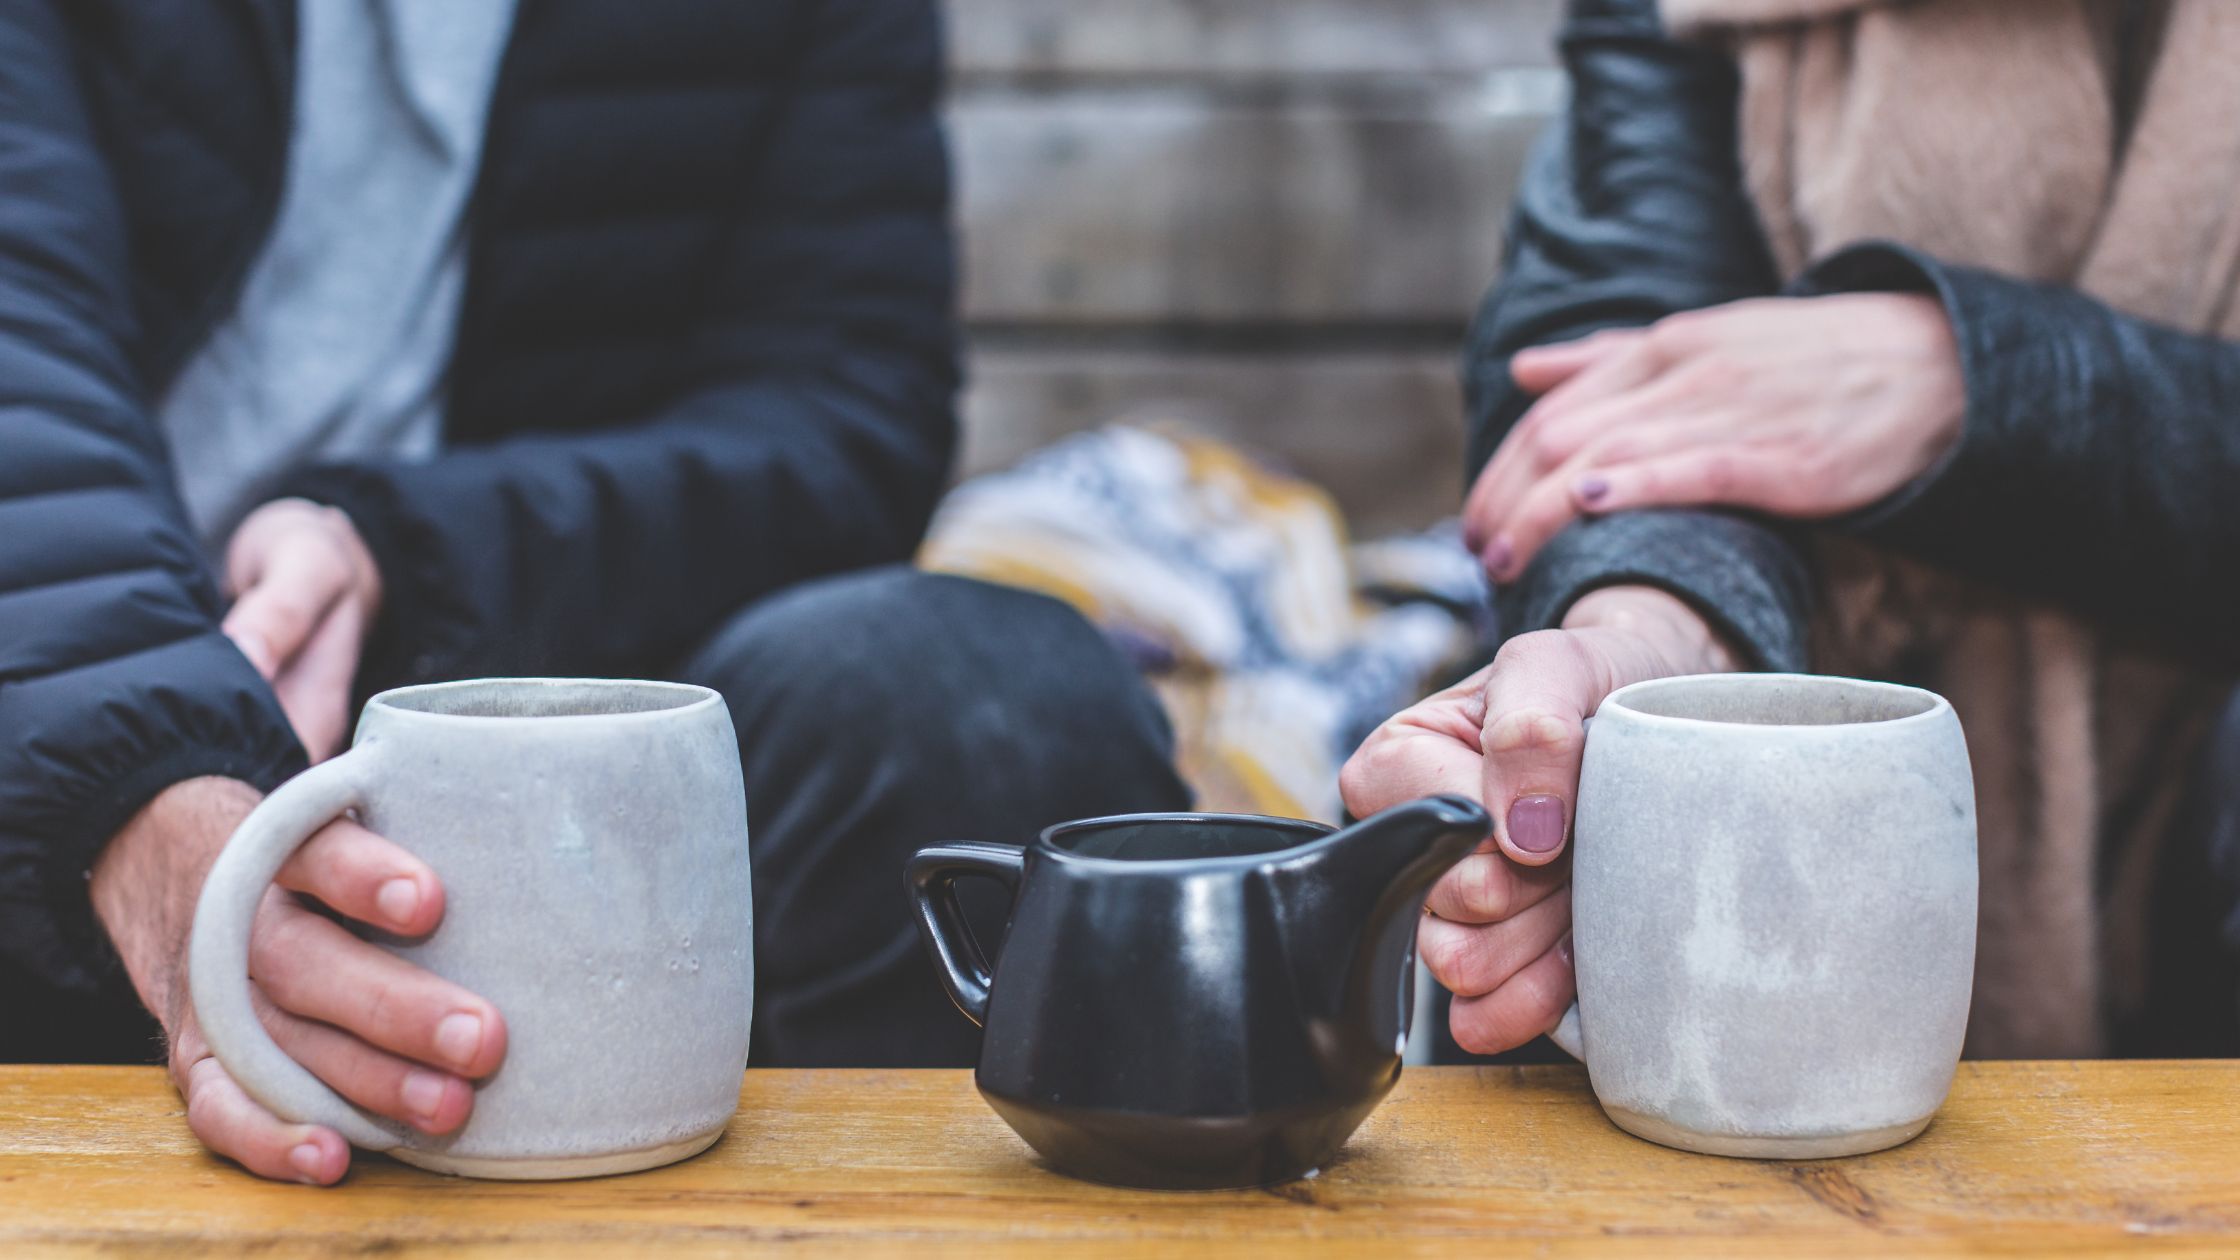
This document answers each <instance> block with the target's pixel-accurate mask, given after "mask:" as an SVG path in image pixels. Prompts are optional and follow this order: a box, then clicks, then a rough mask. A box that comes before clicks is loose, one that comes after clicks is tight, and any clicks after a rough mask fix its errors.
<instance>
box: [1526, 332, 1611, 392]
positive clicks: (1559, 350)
mask: <svg viewBox="0 0 2240 1260" xmlns="http://www.w3.org/2000/svg"><path fill="white" fill-rule="evenodd" d="M1641 335H1642V330H1640V329H1638V328H1605V329H1603V330H1601V331H1600V332H1592V333H1588V334H1587V335H1586V336H1584V337H1574V338H1572V339H1571V340H1569V341H1555V342H1550V343H1548V344H1547V345H1544V346H1527V347H1525V348H1524V349H1522V350H1519V351H1517V352H1516V353H1515V354H1514V355H1511V356H1510V357H1509V379H1511V380H1513V381H1515V382H1516V383H1517V388H1518V389H1521V390H1523V391H1524V392H1526V393H1528V394H1545V393H1547V392H1548V391H1549V390H1551V389H1554V388H1556V387H1557V386H1559V385H1561V384H1563V383H1564V382H1565V381H1567V380H1570V379H1571V378H1572V377H1574V376H1576V375H1578V374H1579V373H1580V372H1581V371H1583V370H1584V369H1586V368H1589V367H1592V366H1594V364H1595V363H1597V362H1599V361H1600V360H1602V359H1605V358H1608V357H1609V356H1610V354H1611V353H1612V352H1614V351H1617V350H1621V349H1624V348H1625V347H1627V346H1630V345H1632V344H1634V343H1635V342H1636V341H1638V340H1639V339H1640V337H1641Z"/></svg>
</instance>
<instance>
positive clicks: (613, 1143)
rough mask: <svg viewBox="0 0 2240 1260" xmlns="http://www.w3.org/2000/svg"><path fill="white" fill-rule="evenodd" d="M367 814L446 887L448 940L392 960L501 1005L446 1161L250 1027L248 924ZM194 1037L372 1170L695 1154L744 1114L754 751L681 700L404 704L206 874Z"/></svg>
mask: <svg viewBox="0 0 2240 1260" xmlns="http://www.w3.org/2000/svg"><path fill="white" fill-rule="evenodd" d="M345 813H355V815H356V816H357V817H358V819H359V820H360V821H362V822H363V823H364V824H365V825H366V826H368V827H370V828H372V829H373V830H374V831H376V832H379V833H380V834H382V835H384V836H386V837H388V838H389V839H390V840H392V841H394V842H396V843H397V844H398V845H400V846H402V847H404V848H405V849H408V850H410V851H411V852H413V853H414V854H416V855H418V856H419V857H420V859H421V860H422V861H425V862H426V863H427V864H428V865H429V866H430V867H432V868H434V870H435V872H436V875H437V876H438V878H440V879H441V880H442V881H443V885H444V893H445V911H444V918H443V922H442V923H441V924H440V925H439V926H438V927H437V929H436V930H435V931H434V932H433V933H431V934H430V935H428V936H427V937H425V938H423V939H419V940H409V941H406V940H394V939H389V938H383V937H376V938H375V939H377V940H378V941H379V943H380V944H381V945H382V947H383V948H386V949H388V950H389V951H390V952H391V953H394V954H396V955H397V956H399V957H401V958H404V959H405V960H407V961H409V962H412V963H414V964H417V965H419V966H421V967H424V968H426V969H427V970H429V971H432V972H434V973H436V974H437V975H440V976H443V977H444V978H446V979H448V980H451V981H453V982H455V983H457V984H460V985H463V986H465V987H466V988H468V989H470V990H472V991H474V992H476V993H479V994H481V995H482V996H483V997H485V998H487V999H489V1000H490V1001H491V1002H492V1003H493V1004H495V1005H496V1006H497V1008H498V1011H499V1013H500V1014H501V1015H503V1016H504V1018H505V1020H506V1029H507V1046H506V1057H505V1061H504V1063H502V1064H501V1065H500V1066H499V1068H498V1070H497V1072H496V1073H494V1074H493V1075H492V1076H491V1077H489V1078H488V1079H487V1080H486V1081H484V1082H482V1083H481V1084H480V1085H479V1086H478V1088H477V1090H476V1096H475V1104H474V1113H473V1115H472V1116H470V1117H469V1118H468V1120H467V1123H466V1124H465V1125H463V1126H461V1127H460V1128H459V1129H458V1130H457V1131H455V1132H453V1133H450V1134H446V1135H444V1136H441V1137H431V1136H429V1135H427V1134H424V1133H421V1132H419V1131H417V1130H415V1129H412V1128H410V1127H409V1126H406V1125H403V1124H399V1123H397V1122H395V1121H392V1120H388V1119H386V1118H384V1117H380V1116H376V1115H374V1114H372V1113H370V1112H367V1111H364V1110H362V1109H360V1108H358V1107H356V1106H353V1105H352V1104H350V1103H349V1102H347V1101H345V1100H344V1099H342V1098H341V1097H340V1096H339V1095H337V1094H335V1093H334V1091H332V1090H331V1089H329V1088H328V1087H327V1086H326V1085H325V1084H323V1083H321V1082H320V1081H319V1080H318V1078H317V1077H315V1076H313V1075H312V1074H311V1073H310V1072H309V1071H308V1070H306V1069H305V1068H304V1067H302V1066H301V1065H300V1064H298V1063H296V1062H295V1060H293V1059H291V1058H289V1057H288V1056H287V1054H285V1053H284V1052H282V1051H281V1049H280V1048H279V1046H277V1045H276V1044H274V1042H273V1040H272V1038H271V1036H270V1035H269V1034H268V1033H267V1032H266V1031H265V1028H264V1026H263V1024H262V1023H260V1022H259V1021H258V1019H257V1016H256V1013H255V1011H254V1010H253V1009H252V1008H251V1005H250V996H249V982H248V970H247V968H248V958H249V926H250V920H251V918H252V917H253V916H254V914H255V912H256V907H257V903H258V901H259V900H260V899H261V898H262V897H263V896H264V892H265V889H266V887H267V885H269V884H270V883H271V882H272V878H273V876H274V874H275V873H276V872H278V870H279V869H280V867H281V865H282V864H283V863H284V862H285V861H286V860H287V858H288V856H289V855H290V854H291V853H293V852H294V851H295V850H296V848H297V847H298V846H300V845H301V844H302V843H303V842H304V841H305V840H306V839H308V838H309V837H310V836H311V835H312V834H313V833H314V832H316V831H318V830H319V828H321V827H323V826H325V825H326V824H327V823H328V822H329V821H331V820H333V819H335V818H337V817H340V816H342V815H343V814H345ZM188 965H189V967H190V969H191V970H190V974H191V976H192V983H193V991H194V1003H195V1014H196V1017H197V1018H198V1019H199V1020H200V1022H201V1026H202V1031H203V1035H204V1036H205V1037H206V1038H208V1040H209V1043H210V1048H211V1050H212V1052H213V1053H215V1054H216V1055H217V1057H218V1061H219V1062H220V1063H222V1064H224V1065H225V1068H226V1071H227V1072H229V1073H231V1074H232V1075H233V1078H234V1079H235V1080H237V1081H239V1082H240V1083H241V1086H242V1088H244V1089H246V1090H247V1091H248V1092H249V1093H250V1095H251V1096H253V1097H254V1098H256V1099H257V1100H258V1101H259V1102H261V1103H263V1104H264V1105H265V1106H267V1107H270V1108H271V1109H272V1110H273V1111H274V1112H275V1113H277V1114H279V1115H281V1116H284V1117H286V1118H288V1119H290V1120H294V1121H298V1122H303V1123H313V1124H324V1125H329V1126H332V1127H333V1128H335V1129H336V1130H338V1131H339V1132H340V1133H341V1134H342V1135H343V1136H344V1137H346V1138H348V1139H349V1140H350V1141H351V1142H353V1143H355V1144H356V1145H358V1146H361V1147H365V1148H368V1149H370V1150H377V1151H387V1152H389V1153H390V1154H392V1155H394V1156H395V1157H397V1158H398V1159H401V1160H404V1161H405V1162H407V1163H411V1164H417V1165H419V1166H421V1167H423V1168H432V1169H435V1170H437V1171H440V1172H450V1173H459V1174H464V1175H468V1176H478V1177H503V1178H525V1179H528V1178H553V1177H583V1176H596V1175H600V1174H605V1173H616V1172H629V1171H632V1170H635V1169H640V1168H651V1167H654V1166H655V1165H658V1164H665V1163H669V1162H671V1161H674V1160H678V1159H683V1158H685V1157H687V1156H689V1155H693V1154H696V1153H698V1152H699V1151H701V1150H703V1149H705V1148H706V1147H707V1146H708V1145H710V1144H711V1143H713V1142H714V1141H715V1140H716V1138H717V1137H719V1136H721V1134H722V1133H723V1129H724V1125H725V1123H726V1122H727V1121H728V1120H729V1119H730V1117H731V1115H732V1113H733V1112H734V1111H736V1110H737V1108H738V1103H739V1085H740V1080H741V1076H742V1073H743V1072H744V1070H745V1067H746V1058H747V1033H748V1023H749V1017H750V1015H751V1013H752V1008H753V1001H754V987H753V986H754V912H753V907H752V884H751V882H750V874H749V867H748V861H747V817H746V797H745V791H744V787H743V784H742V780H741V776H740V769H739V747H738V741H737V738H736V736H735V735H734V733H733V731H732V727H731V717H730V714H729V712H728V711H727V710H726V709H725V707H724V703H723V698H722V697H721V696H719V695H717V694H716V693H715V692H713V691H709V690H707V689H706V688H704V687H689V686H683V685H680V684H674V683H648V682H617V681H604V680H571V679H490V680H483V681H475V682H459V683H440V684H435V685H432V686H424V687H406V688H402V689H399V690H395V691H388V692H384V693H382V694H381V695H378V696H375V697H374V698H373V700H372V701H371V702H370V703H368V704H367V706H366V711H365V715H364V717H363V718H362V719H361V720H360V721H359V723H358V732H357V740H356V743H355V744H354V746H353V747H352V748H351V749H350V750H349V751H348V752H345V753H344V754H342V755H341V756H339V757H336V758H334V759H333V760H331V761H328V762H326V763H325V764H323V765H320V766H317V767H314V768H313V769H311V770H309V771H307V772H306V773H304V774H301V775H299V776H297V777H296V778H294V779H293V780H290V781H289V782H288V783H286V784H284V785H282V786H281V787H280V788H279V790H277V791H275V792H274V793H273V794H272V795H271V796H270V797H268V798H266V799H265V801H264V803H263V804H261V805H259V806H258V807H257V809H256V810H255V812H253V813H251V814H250V815H249V817H248V819H247V820H246V821H244V822H243V823H242V824H241V828H240V830H239V831H237V832H236V833H235V834H234V836H233V839H232V840H231V841H230V842H229V843H228V844H227V845H226V849H225V852H224V853H223V854H222V855H221V856H220V857H219V858H218V861H217V863H216V864H215V865H214V866H212V867H211V869H210V877H209V881H208V882H207V883H206V884H205V885H204V887H203V892H202V900H201V903H200V905H199V906H198V907H197V909H196V912H195V924H194V935H193V943H192V946H191V952H190V955H189V963H188Z"/></svg>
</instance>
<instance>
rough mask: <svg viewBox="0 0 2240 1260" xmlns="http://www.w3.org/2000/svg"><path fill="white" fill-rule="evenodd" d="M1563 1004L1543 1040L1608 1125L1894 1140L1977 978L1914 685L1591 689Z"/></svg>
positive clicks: (1956, 864) (1939, 735)
mask: <svg viewBox="0 0 2240 1260" xmlns="http://www.w3.org/2000/svg"><path fill="white" fill-rule="evenodd" d="M1571 896H1572V901H1571V914H1572V922H1573V928H1572V941H1573V949H1572V954H1573V958H1574V960H1575V962H1576V964H1577V969H1578V977H1579V1001H1578V1004H1577V1005H1576V1006H1574V1007H1573V1008H1572V1010H1571V1012H1570V1014H1568V1015H1566V1016H1565V1017H1564V1021H1563V1024H1562V1025H1561V1026H1559V1027H1558V1029H1557V1030H1556V1034H1555V1039H1556V1041H1557V1043H1558V1044H1560V1045H1562V1046H1563V1048H1564V1049H1566V1050H1568V1051H1570V1052H1571V1053H1572V1054H1573V1055H1575V1056H1577V1057H1578V1058H1580V1059H1582V1060H1583V1061H1584V1062H1585V1063H1586V1065H1587V1072H1588V1075H1589V1076H1590V1077H1591V1078H1592V1080H1593V1083H1594V1091H1595V1096H1596V1098H1598V1099H1599V1100H1600V1101H1601V1103H1602V1106H1603V1109H1604V1111H1606V1112H1607V1113H1608V1114H1609V1116H1610V1118H1611V1119H1612V1120H1613V1121H1615V1122H1616V1123H1617V1124H1618V1125H1619V1127H1621V1128H1623V1129H1625V1130H1627V1131H1628V1132H1630V1133H1634V1134H1636V1135H1638V1136H1641V1137H1644V1138H1648V1139H1649V1140H1651V1141H1653V1142H1660V1143H1663V1144H1665V1145H1667V1146H1676V1147H1680V1148H1682V1149H1684V1150H1692V1151H1703V1152H1706V1153H1710V1154H1716V1155H1743V1156H1752V1157H1758V1158H1769V1159H1810V1158H1819V1157H1824V1156H1835V1155H1855V1154H1859V1153H1862V1152H1865V1151H1873V1150H1880V1149H1882V1148H1884V1147H1887V1146H1894V1145H1896V1144H1898V1143H1900V1142H1903V1141H1906V1140H1907V1139H1909V1138H1911V1137H1913V1136H1914V1135H1915V1134H1917V1133H1919V1132H1921V1130H1922V1129H1923V1128H1925V1127H1927V1126H1928V1123H1929V1120H1930V1117H1931V1116H1932V1115H1934V1114H1935V1112H1936V1110H1937V1108H1938V1107H1939V1106H1940V1105H1942V1104H1943V1102H1944V1097H1945V1094H1946V1092H1947V1091H1948V1090H1950V1088H1951V1085H1952V1076H1953V1071H1954V1069H1955V1067H1956V1066H1957V1065H1958V1063H1959V1058H1960V1045H1961V1041H1962V1039H1963V1037H1964V1035H1965V1034H1966V1032H1967V1026H1968V1002H1969V997H1970V994H1971V991H1972V987H1973V983H1974V972H1975V939H1976V812H1975V791H1974V787H1973V784H1972V780H1971V779H1970V777H1969V770H1968V750H1967V745H1966V743H1965V742H1964V740H1963V739H1962V737H1961V732H1960V721H1959V718H1958V717H1957V716H1955V715H1954V713H1953V711H1952V706H1951V705H1950V704H1948V703H1946V701H1945V700H1944V698H1943V697H1942V696H1938V695H1935V694H1933V693H1931V692H1927V691H1921V690H1918V689H1916V688H1912V687H1900V686H1895V685H1892V684H1888V683H1875V682H1862V681H1858V680H1855V679H1848V678H1823V677H1813V676H1805V675H1792V674H1724V675H1707V676H1703V677H1687V678H1663V679H1657V680H1655V681H1651V682H1644V683H1637V684H1635V685H1633V686H1630V687H1625V688H1622V689H1620V690H1618V691H1615V692H1612V693H1611V694H1610V696H1609V697H1608V698H1607V699H1605V700H1604V701H1603V702H1602V705H1601V707H1600V708H1599V709H1598V710H1597V711H1596V713H1595V716H1594V719H1593V722H1592V724H1591V725H1590V727H1589V729H1588V732H1587V747H1586V756H1585V761H1584V763H1583V765H1582V767H1581V770H1580V776H1579V804H1578V818H1577V823H1576V829H1575V841H1574V847H1573V852H1572V894H1571Z"/></svg>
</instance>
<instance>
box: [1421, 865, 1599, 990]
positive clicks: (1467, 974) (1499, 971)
mask: <svg viewBox="0 0 2240 1260" xmlns="http://www.w3.org/2000/svg"><path fill="white" fill-rule="evenodd" d="M1570 930H1571V890H1570V889H1569V888H1562V889H1558V890H1557V891H1556V892H1555V893H1554V895H1552V896H1548V897H1543V898H1542V899H1541V900H1540V901H1538V902H1537V903H1535V904H1533V905H1530V906H1526V907H1525V908H1524V909H1522V910H1519V911H1517V912H1516V913H1515V914H1514V915H1512V916H1511V917H1509V918H1507V919H1504V920H1502V921H1501V922H1499V923H1452V922H1449V921H1447V920H1445V919H1436V918H1430V917H1426V918H1425V919H1424V920H1423V923H1422V925H1421V926H1420V927H1419V928H1417V930H1416V948H1417V952H1418V953H1419V954H1420V955H1421V956H1422V958H1423V965H1424V966H1426V967H1428V968H1430V970H1431V974H1432V975H1433V976H1436V977H1438V980H1439V983H1441V984H1443V985H1445V986H1447V988H1448V990H1450V991H1451V992H1453V994H1454V995H1455V996H1456V997H1477V996H1479V995H1481V994H1486V993H1491V992H1493V991H1494V990H1495V989H1498V988H1500V987H1501V986H1503V985H1505V984H1507V983H1509V981H1510V979H1511V977H1513V976H1515V975H1516V974H1517V973H1518V972H1519V971H1522V970H1523V969H1524V968H1525V966H1526V965H1527V964H1529V963H1531V962H1532V961H1533V960H1534V959H1536V958H1538V957H1540V956H1541V955H1542V954H1545V953H1547V952H1548V951H1549V950H1551V949H1553V948H1555V945H1556V942H1557V941H1560V940H1562V939H1563V937H1564V935H1565V933H1568V932H1569V931H1570Z"/></svg>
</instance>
